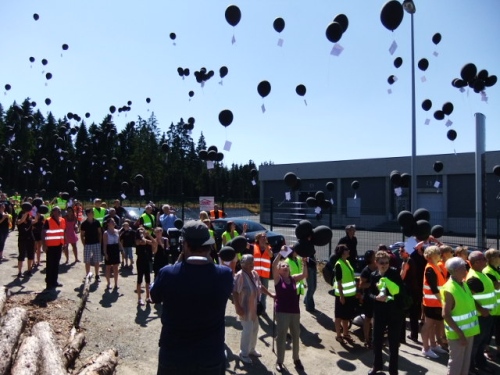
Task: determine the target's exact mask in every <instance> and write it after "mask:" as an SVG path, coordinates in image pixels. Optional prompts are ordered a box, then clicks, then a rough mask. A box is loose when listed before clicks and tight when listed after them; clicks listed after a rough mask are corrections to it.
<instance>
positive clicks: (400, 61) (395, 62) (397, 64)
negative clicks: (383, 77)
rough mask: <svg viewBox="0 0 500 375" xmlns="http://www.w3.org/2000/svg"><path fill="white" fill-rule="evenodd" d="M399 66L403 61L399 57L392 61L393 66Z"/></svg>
mask: <svg viewBox="0 0 500 375" xmlns="http://www.w3.org/2000/svg"><path fill="white" fill-rule="evenodd" d="M401 65H403V59H402V58H401V57H396V58H395V59H394V66H395V67H396V68H399V67H400V66H401Z"/></svg>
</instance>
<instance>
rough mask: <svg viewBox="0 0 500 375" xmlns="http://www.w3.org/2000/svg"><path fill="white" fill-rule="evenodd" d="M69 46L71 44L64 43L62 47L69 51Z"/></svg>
mask: <svg viewBox="0 0 500 375" xmlns="http://www.w3.org/2000/svg"><path fill="white" fill-rule="evenodd" d="M68 48H69V46H68V45H67V44H66V43H65V44H63V45H62V49H63V50H64V51H67V50H68Z"/></svg>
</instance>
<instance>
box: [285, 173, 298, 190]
mask: <svg viewBox="0 0 500 375" xmlns="http://www.w3.org/2000/svg"><path fill="white" fill-rule="evenodd" d="M283 180H284V181H285V184H286V185H287V186H288V187H290V188H291V187H293V186H295V184H296V183H297V175H296V174H295V173H293V172H288V173H287V174H285V176H284V177H283Z"/></svg>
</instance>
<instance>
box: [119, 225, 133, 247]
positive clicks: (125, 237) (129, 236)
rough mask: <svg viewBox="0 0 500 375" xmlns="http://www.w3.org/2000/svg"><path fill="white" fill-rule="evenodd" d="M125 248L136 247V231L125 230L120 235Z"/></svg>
mask: <svg viewBox="0 0 500 375" xmlns="http://www.w3.org/2000/svg"><path fill="white" fill-rule="evenodd" d="M120 240H121V241H122V245H123V247H135V230H133V229H129V230H124V231H122V232H121V233H120Z"/></svg>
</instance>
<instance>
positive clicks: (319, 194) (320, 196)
mask: <svg viewBox="0 0 500 375" xmlns="http://www.w3.org/2000/svg"><path fill="white" fill-rule="evenodd" d="M314 198H316V201H317V202H321V201H324V200H325V193H323V192H322V191H321V190H320V191H317V192H316V194H314Z"/></svg>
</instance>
